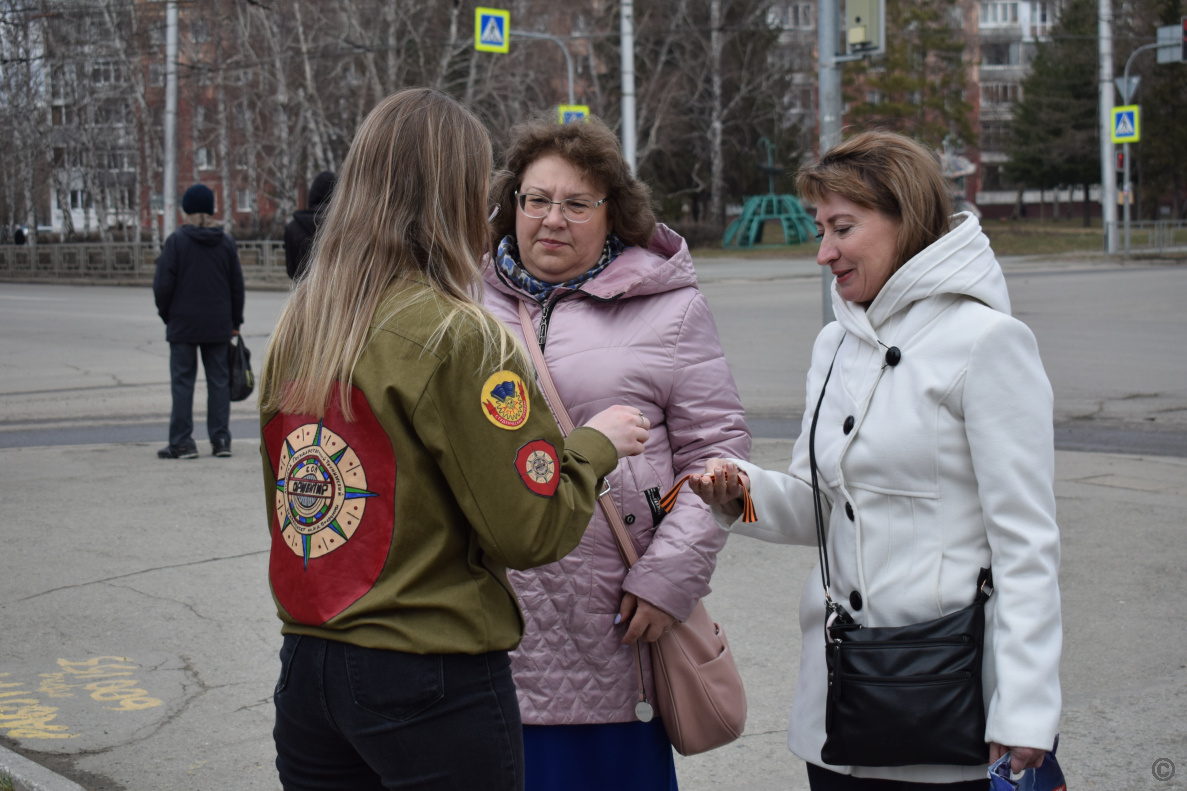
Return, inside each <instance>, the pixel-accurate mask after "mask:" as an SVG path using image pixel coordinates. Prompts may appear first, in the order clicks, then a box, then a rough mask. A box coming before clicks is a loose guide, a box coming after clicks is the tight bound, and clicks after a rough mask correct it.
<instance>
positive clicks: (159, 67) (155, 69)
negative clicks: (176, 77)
mask: <svg viewBox="0 0 1187 791" xmlns="http://www.w3.org/2000/svg"><path fill="white" fill-rule="evenodd" d="M148 84H149V85H155V86H161V85H164V84H165V66H164V64H162V63H150V64H148Z"/></svg>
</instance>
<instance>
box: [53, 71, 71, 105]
mask: <svg viewBox="0 0 1187 791" xmlns="http://www.w3.org/2000/svg"><path fill="white" fill-rule="evenodd" d="M73 77H74V71H73V70H72V69H70V68H67V67H66V66H64V65H62V64H58V65H55V66H54V67H53V68H52V69H51V70H50V78H49V85H50V98H51V99H52V100H53V101H55V102H64V101H66V98H67V97H68V96H70V95H71V94H73V93H74V91H73V90H72V89H73V87H74V79H73Z"/></svg>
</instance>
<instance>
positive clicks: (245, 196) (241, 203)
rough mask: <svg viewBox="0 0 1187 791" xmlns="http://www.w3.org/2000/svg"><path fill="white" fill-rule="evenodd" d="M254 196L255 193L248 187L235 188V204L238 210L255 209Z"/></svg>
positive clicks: (244, 211) (249, 210)
mask: <svg viewBox="0 0 1187 791" xmlns="http://www.w3.org/2000/svg"><path fill="white" fill-rule="evenodd" d="M255 204H256V198H255V193H253V192H252V191H251V190H249V189H238V190H235V206H236V208H237V209H238V211H240V212H242V213H245V214H246V213H247V212H251V211H255Z"/></svg>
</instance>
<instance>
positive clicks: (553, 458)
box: [515, 439, 561, 497]
mask: <svg viewBox="0 0 1187 791" xmlns="http://www.w3.org/2000/svg"><path fill="white" fill-rule="evenodd" d="M515 470H516V472H518V473H519V477H520V479H521V480H522V481H523V482H524V485H525V486H527V487H528V490H529V491H531V492H533V493H534V494H538V495H540V496H541V497H551V496H552V495H553V493H555V492H556V487H557V486H558V485H560V482H561V478H560V459H559V458H557V454H556V448H554V447H552V445H551V444H550V443H549V442H548V441H547V440H543V439H537V440H533V441H531V442H529V443H528V444H526V445H524V446H523V447H522V448H520V449H519V452H518V453H516V454H515Z"/></svg>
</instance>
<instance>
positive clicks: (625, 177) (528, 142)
mask: <svg viewBox="0 0 1187 791" xmlns="http://www.w3.org/2000/svg"><path fill="white" fill-rule="evenodd" d="M548 154H556V155H557V156H559V157H561V158H562V159H564V160H565V161H566V162H568V163H569V164H570V165H572V166H573V167H575V168H577V170H579V171H581V174H582V175H583V176H584V177H586V178H588V179H590V180H592V181H593V182H594V183H595V184H596V185H597V186H598V187H600V188H601V189H602V190H604V191H605V193H606V197H607V201H606V210H607V211H608V212H609V215H610V230H611V231H613V232H614V233H615V234H617V235H618V238H619V239H622V241H623V242H624V243H625V244H627V245H631V246H636V247H646V246H647V243H648V242H650V241H651V235H652V234H653V233H654V232H655V212H653V211H652V209H651V189H650V188H649V187H648V186H647V185H646V184H644V183H643V182H641V181H639V180H638V179H637V178H635V177H634V176H633V175H632V174H631V169H630V166H629V165H628V164H627V161H626V159H625V158H624V157H623V156H622V147H621V146H620V145H619V143H618V138H617V137H616V136H615V135H614V133H613V132H611V131H610V128H609V127H607V126H606V124H604V123H602V121H600V120H598V119H597V118H593V117H589V118H587V119H586V120H585V121H584V122H577V123H570V124H558V123H557V122H556V119H555V118H553V117H549V116H543V115H541V116H537V117H535V118H532V119H531V120H528V121H525V122H523V123H520V124H516V126H515V127H514V128H513V129H512V130H511V142H510V143H509V144H508V145H507V155H506V159H505V161H504V164H503V167H504V169H503V170H500V171H499V172H498V173H496V174H495V177H494V181H493V183H492V184H491V200H492V201H493V202H494V203H497V204H498V206H499V213H498V215H497V216H496V217H495V219H494V220H493V221H492V222H491V232H492V233H493V234H494V237H495V239H496V240H498V239H502V238H503V237H504V236H508V235H510V234H514V233H515V213H516V210H517V209H516V206H515V191H516V190H517V189H519V187H520V184H521V182H522V180H523V174H524V171H526V170H527V169H528V167H530V166H531V164H532V163H533V162H535V161H536V160H538V159H540V157H543V156H547V155H548Z"/></svg>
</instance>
